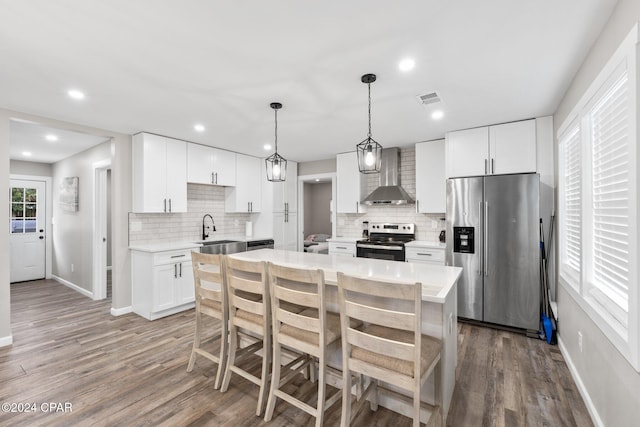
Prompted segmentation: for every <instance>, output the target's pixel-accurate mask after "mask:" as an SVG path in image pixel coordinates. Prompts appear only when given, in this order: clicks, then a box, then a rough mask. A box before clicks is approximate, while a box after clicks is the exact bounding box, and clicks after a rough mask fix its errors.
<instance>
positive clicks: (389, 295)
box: [338, 273, 442, 426]
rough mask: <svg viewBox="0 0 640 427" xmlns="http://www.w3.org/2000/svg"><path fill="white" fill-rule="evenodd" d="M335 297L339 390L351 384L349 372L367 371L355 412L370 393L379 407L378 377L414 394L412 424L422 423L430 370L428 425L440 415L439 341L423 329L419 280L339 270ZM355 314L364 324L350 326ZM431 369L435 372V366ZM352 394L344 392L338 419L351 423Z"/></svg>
mask: <svg viewBox="0 0 640 427" xmlns="http://www.w3.org/2000/svg"><path fill="white" fill-rule="evenodd" d="M338 300H339V302H340V323H341V327H342V372H343V390H344V391H347V390H351V373H353V374H355V375H356V376H360V375H363V376H365V377H369V378H370V379H371V382H370V384H369V386H368V387H367V389H366V390H365V392H364V393H363V395H362V398H360V399H356V401H357V406H356V408H354V414H357V412H358V410H359V409H360V408H361V406H362V404H363V403H364V402H365V401H366V399H367V397H368V396H369V395H372V396H371V398H370V402H371V409H372V410H374V411H375V410H377V403H378V390H377V387H378V381H377V380H380V381H384V382H386V383H389V384H392V385H394V386H396V387H399V388H401V389H403V390H406V391H408V392H411V393H412V394H413V402H412V405H413V411H412V415H413V425H414V426H418V425H420V409H421V403H420V389H421V388H422V385H423V384H424V382H425V381H426V379H427V378H428V377H429V376H430V375H431V373H432V372H433V373H434V375H435V376H434V383H435V403H436V406H435V407H432V408H430V409H431V414H432V415H431V416H430V418H429V425H432V423H433V424H436V425H437V423H438V421H440V422H441V418H440V420H439V418H438V417H441V416H442V414H441V413H440V412H441V408H440V407H441V405H442V395H441V393H440V380H439V375H438V370H436V366H438V363H439V362H440V353H441V349H442V343H441V341H440V340H438V339H435V338H433V337H430V336H427V335H422V331H421V324H422V285H421V284H420V283H407V282H404V283H400V282H393V283H389V282H381V281H377V280H372V279H369V278H359V277H353V276H348V275H345V274H343V273H338ZM353 320H359V321H361V322H363V323H362V325H363V326H361V327H359V328H354V327H353V326H351V322H353ZM434 370H435V372H434ZM351 420H352V417H351V395H350V393H349V392H348V391H347V392H344V394H343V397H342V419H341V423H340V424H341V425H342V426H347V425H350V423H351Z"/></svg>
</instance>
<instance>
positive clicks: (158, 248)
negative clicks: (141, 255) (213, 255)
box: [129, 235, 273, 252]
mask: <svg viewBox="0 0 640 427" xmlns="http://www.w3.org/2000/svg"><path fill="white" fill-rule="evenodd" d="M266 239H273V237H271V236H251V237H247V236H238V235H235V236H234V235H232V236H218V235H214V236H211V237H210V238H209V239H207V241H212V242H215V241H218V240H234V241H236V242H253V241H255V240H266ZM201 242H202V240H196V241H170V242H157V243H142V244H137V243H134V244H133V245H130V246H129V249H131V250H132V251H141V252H165V251H177V250H181V249H191V248H199V247H201V246H202V243H201Z"/></svg>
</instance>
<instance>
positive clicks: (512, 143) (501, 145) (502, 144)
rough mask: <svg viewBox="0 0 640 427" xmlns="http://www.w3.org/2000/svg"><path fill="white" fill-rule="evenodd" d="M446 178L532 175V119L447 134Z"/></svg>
mask: <svg viewBox="0 0 640 427" xmlns="http://www.w3.org/2000/svg"><path fill="white" fill-rule="evenodd" d="M445 148H446V166H447V171H446V176H447V177H449V178H453V177H461V176H479V175H501V174H509V173H525V172H536V164H537V163H536V120H534V119H533V120H524V121H520V122H513V123H505V124H501V125H495V126H485V127H481V128H476V129H467V130H461V131H456V132H449V133H447V137H446V143H445Z"/></svg>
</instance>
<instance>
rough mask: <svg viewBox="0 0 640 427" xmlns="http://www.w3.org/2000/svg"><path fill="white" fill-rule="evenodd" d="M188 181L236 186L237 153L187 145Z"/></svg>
mask: <svg viewBox="0 0 640 427" xmlns="http://www.w3.org/2000/svg"><path fill="white" fill-rule="evenodd" d="M187 165H188V170H187V181H188V182H193V183H196V184H214V185H224V186H230V187H232V186H234V185H236V153H234V152H232V151H226V150H220V149H217V148H213V147H207V146H206V145H200V144H193V143H189V144H187Z"/></svg>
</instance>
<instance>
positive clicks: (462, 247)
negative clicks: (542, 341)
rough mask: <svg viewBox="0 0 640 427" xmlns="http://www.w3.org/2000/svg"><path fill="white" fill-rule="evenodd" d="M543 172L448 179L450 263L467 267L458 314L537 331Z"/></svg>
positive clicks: (447, 227)
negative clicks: (540, 199)
mask: <svg viewBox="0 0 640 427" xmlns="http://www.w3.org/2000/svg"><path fill="white" fill-rule="evenodd" d="M539 187H540V176H539V175H538V174H517V175H492V176H485V177H471V178H453V179H449V180H448V181H447V215H446V218H447V219H446V236H447V239H446V264H447V265H452V266H457V267H462V268H463V271H462V275H461V277H460V279H459V280H458V316H459V317H462V318H467V319H473V320H479V321H482V322H489V323H494V324H497V325H503V326H510V327H515V328H521V329H527V330H530V331H534V330H535V331H537V330H538V329H539V324H540V243H539V242H540V238H539V217H540V212H539V204H540V201H539Z"/></svg>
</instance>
